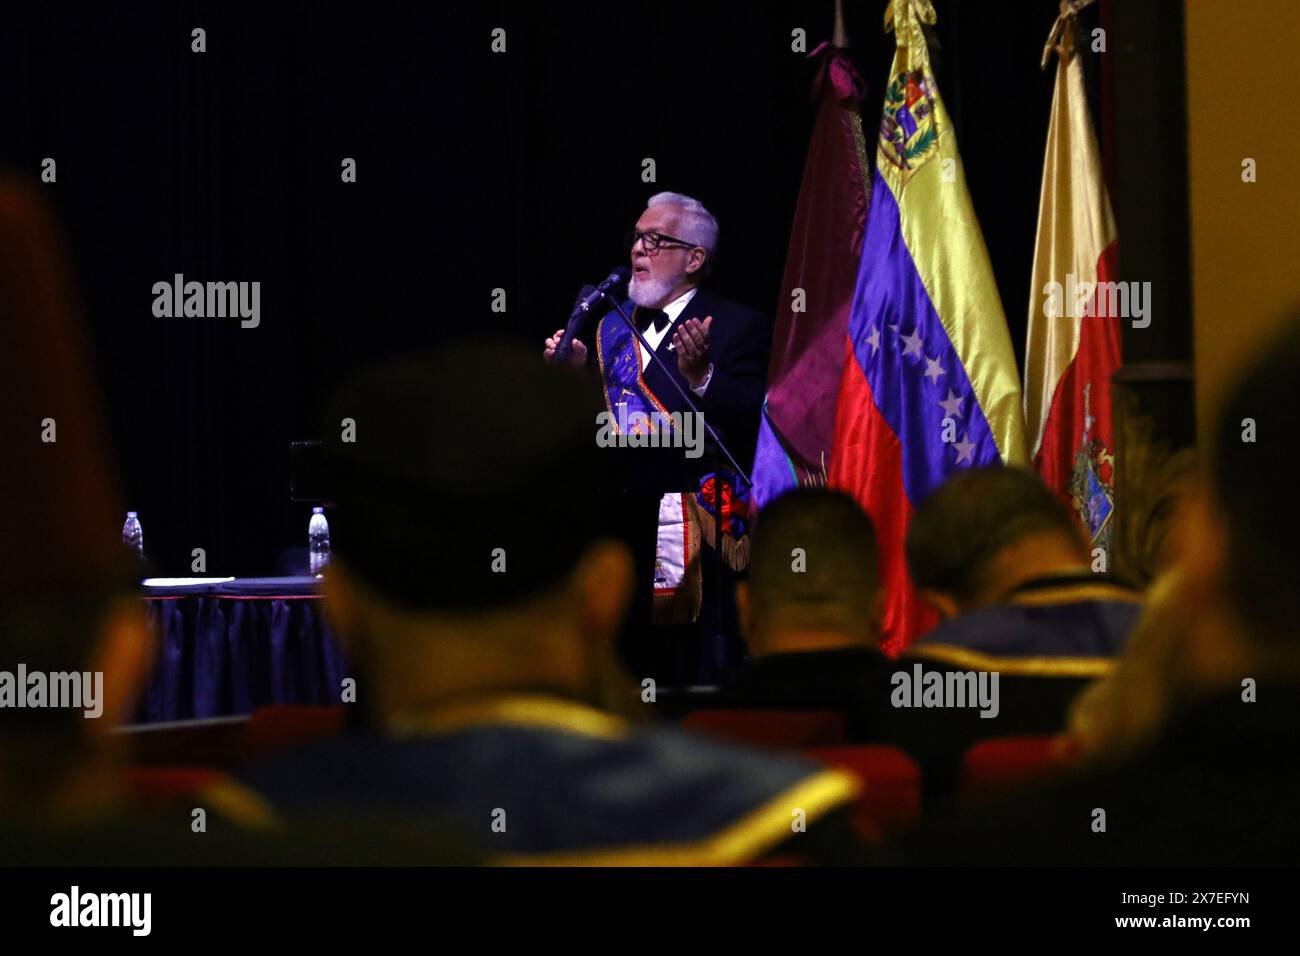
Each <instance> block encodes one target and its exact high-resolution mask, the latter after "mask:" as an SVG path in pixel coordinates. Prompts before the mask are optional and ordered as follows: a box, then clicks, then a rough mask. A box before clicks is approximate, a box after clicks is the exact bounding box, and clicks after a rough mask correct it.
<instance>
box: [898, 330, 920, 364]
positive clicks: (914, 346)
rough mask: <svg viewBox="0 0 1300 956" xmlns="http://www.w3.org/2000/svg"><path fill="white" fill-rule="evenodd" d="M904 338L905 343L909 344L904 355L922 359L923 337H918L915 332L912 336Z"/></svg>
mask: <svg viewBox="0 0 1300 956" xmlns="http://www.w3.org/2000/svg"><path fill="white" fill-rule="evenodd" d="M902 338H903V341H904V342H906V343H907V348H905V349H903V354H904V355H915V356H916V357H917V358H920V357H921V336H920V335H918V334H917V333H916V332H913V333H912V334H911V335H904V336H903V337H902Z"/></svg>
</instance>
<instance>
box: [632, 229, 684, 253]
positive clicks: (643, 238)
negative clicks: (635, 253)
mask: <svg viewBox="0 0 1300 956" xmlns="http://www.w3.org/2000/svg"><path fill="white" fill-rule="evenodd" d="M638 242H639V243H641V247H642V248H643V249H645V251H646V255H650V256H652V255H654V254H655V253H656V252H658V251H659V250H660V249H662V248H664V247H665V246H678V247H680V248H683V249H694V248H696V247H697V246H698V245H699V243H695V242H687V241H686V240H685V239H677V238H675V237H673V236H665V235H664V234H663V233H662V232H636V231H635V230H633V231H632V232H629V233H628V234H627V247H628V248H629V249H631V248H632V247H633V246H635V245H636V244H637V243H638Z"/></svg>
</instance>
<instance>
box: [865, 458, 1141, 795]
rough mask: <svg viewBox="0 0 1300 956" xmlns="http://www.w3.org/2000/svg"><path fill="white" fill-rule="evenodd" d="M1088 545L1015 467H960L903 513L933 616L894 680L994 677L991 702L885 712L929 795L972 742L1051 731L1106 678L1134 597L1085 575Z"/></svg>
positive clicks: (1131, 618)
mask: <svg viewBox="0 0 1300 956" xmlns="http://www.w3.org/2000/svg"><path fill="white" fill-rule="evenodd" d="M1090 548H1091V545H1090V542H1089V541H1088V539H1087V538H1086V537H1085V535H1084V532H1083V531H1082V530H1081V529H1080V528H1079V526H1078V525H1077V524H1076V523H1075V520H1074V517H1073V516H1072V515H1071V514H1070V512H1069V511H1068V510H1067V509H1066V508H1065V507H1064V506H1063V505H1062V504H1061V503H1060V502H1059V501H1058V500H1057V499H1056V497H1055V496H1054V495H1053V494H1052V493H1051V491H1050V490H1049V489H1048V488H1047V487H1046V486H1045V485H1044V484H1043V483H1042V481H1041V480H1040V479H1039V477H1038V476H1037V475H1035V474H1033V473H1032V472H1029V471H1024V470H1021V469H1017V468H979V469H973V470H971V471H966V472H962V473H960V474H958V475H956V476H955V477H953V478H952V479H951V480H949V481H948V482H947V483H945V484H944V485H943V486H942V487H940V488H939V489H938V490H937V491H936V492H934V494H932V495H931V496H930V497H929V498H928V499H926V500H925V501H923V502H922V503H921V506H920V507H919V508H918V509H917V511H916V514H915V515H913V517H912V521H911V524H910V525H909V527H908V531H907V541H906V552H907V563H908V570H909V572H910V573H911V575H912V579H913V580H914V581H915V583H916V586H917V588H918V590H919V592H920V594H921V596H922V598H923V599H925V600H926V601H928V602H929V603H930V604H931V605H933V606H934V607H935V609H936V610H938V612H939V615H940V617H941V619H942V620H941V623H940V624H939V625H938V626H937V627H936V628H935V629H934V630H932V631H931V632H930V633H928V634H926V635H924V636H923V637H922V638H921V639H920V640H919V641H917V642H916V643H915V644H913V645H912V646H911V647H910V648H908V650H907V652H906V653H905V654H904V655H903V656H901V657H900V658H899V659H898V661H897V662H896V664H897V669H898V672H900V673H904V674H907V675H909V677H910V678H911V682H912V683H913V684H915V683H916V680H915V675H916V674H917V673H918V668H919V669H920V673H921V674H922V675H925V674H930V673H937V674H938V675H940V676H941V677H942V678H943V679H944V680H945V681H947V680H949V679H950V677H952V678H954V679H955V678H956V677H957V676H962V677H963V679H965V677H964V675H971V674H973V675H975V676H977V677H978V676H979V675H980V674H981V673H983V674H987V675H988V676H989V678H991V677H992V676H993V675H996V677H997V684H996V685H995V686H996V695H995V696H996V699H995V700H993V702H992V704H991V706H988V707H985V708H982V709H981V708H974V707H938V708H926V707H921V708H917V707H894V708H893V709H892V710H891V711H890V713H889V715H888V716H887V718H886V724H887V730H886V735H887V736H888V737H889V738H890V739H891V740H893V741H894V742H896V743H898V744H900V745H901V746H903V747H904V748H905V749H907V750H909V751H910V752H911V753H912V754H913V756H915V757H916V758H917V759H918V761H919V762H920V763H921V765H922V769H923V772H924V774H925V778H926V780H925V786H926V796H927V799H930V800H936V799H943V798H945V797H946V796H948V795H949V794H950V793H951V791H952V789H953V788H954V787H955V786H956V783H957V774H958V769H959V764H960V761H961V758H962V755H963V753H964V752H965V751H966V749H967V748H968V747H969V746H970V745H971V744H973V743H974V742H975V741H977V740H980V739H982V738H986V737H998V736H1012V735H1022V734H1050V733H1055V732H1058V731H1060V730H1062V729H1063V728H1064V726H1065V723H1066V717H1067V714H1068V711H1069V707H1070V703H1071V701H1073V700H1074V698H1075V697H1076V696H1077V695H1078V693H1079V692H1080V691H1081V690H1082V689H1083V688H1084V687H1086V686H1087V685H1088V684H1089V683H1090V682H1091V681H1093V680H1095V679H1096V678H1098V677H1101V676H1104V675H1105V674H1107V673H1109V672H1110V670H1111V668H1112V667H1113V661H1114V657H1115V656H1116V655H1117V654H1118V653H1119V652H1120V651H1121V650H1122V649H1123V647H1124V644H1125V642H1126V641H1127V639H1128V636H1129V633H1130V632H1131V631H1132V629H1133V626H1134V624H1135V623H1136V621H1137V618H1138V614H1139V612H1140V610H1141V603H1140V602H1141V597H1142V595H1141V593H1140V592H1138V591H1135V590H1133V589H1131V588H1128V587H1125V586H1123V585H1121V584H1119V583H1117V582H1115V581H1113V580H1111V579H1110V578H1109V577H1108V576H1107V575H1105V574H1104V573H1099V572H1098V571H1094V570H1093V562H1094V560H1095V559H1094V554H1093V553H1092V552H1091V550H1090ZM925 679H926V678H925V677H924V676H923V677H922V680H925ZM900 682H901V678H900ZM903 696H904V697H907V696H908V695H903ZM991 696H992V695H991ZM982 714H988V715H989V716H982Z"/></svg>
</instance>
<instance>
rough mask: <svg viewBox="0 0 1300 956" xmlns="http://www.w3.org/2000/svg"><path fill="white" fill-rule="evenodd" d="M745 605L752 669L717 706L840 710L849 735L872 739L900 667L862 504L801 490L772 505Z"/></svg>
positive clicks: (742, 672) (741, 591)
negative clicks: (891, 653)
mask: <svg viewBox="0 0 1300 956" xmlns="http://www.w3.org/2000/svg"><path fill="white" fill-rule="evenodd" d="M736 603H737V605H738V606H739V609H740V624H741V631H742V633H743V634H744V637H745V642H746V644H747V645H748V648H749V653H750V659H749V661H748V662H746V663H745V664H744V666H742V667H741V668H740V669H739V671H738V672H737V673H736V675H735V676H734V677H733V678H732V679H731V680H730V681H729V682H728V683H727V684H726V685H725V686H724V687H723V690H722V693H721V694H720V695H719V696H718V703H719V704H720V705H722V706H726V707H770V708H795V709H799V708H813V709H826V710H840V711H844V712H845V713H846V714H847V716H848V718H849V732H850V735H851V736H853V737H854V738H855V739H869V738H870V737H871V734H872V733H873V723H874V715H875V713H876V711H877V710H878V709H879V707H880V706H881V705H882V704H883V703H884V702H885V701H887V699H888V694H889V673H890V672H891V670H892V667H891V662H890V660H889V658H887V657H886V656H885V655H884V654H883V653H882V652H881V651H880V629H881V614H882V607H883V601H882V593H881V581H880V564H879V557H878V554H877V547H876V531H875V528H874V527H873V525H872V524H871V519H870V518H869V517H867V515H866V513H865V512H863V510H862V509H861V508H860V507H859V506H858V504H857V502H855V501H854V500H853V499H852V498H850V497H849V496H847V495H845V494H843V493H841V492H838V491H829V490H827V489H825V488H797V489H795V490H793V491H789V492H786V493H785V494H783V495H781V496H780V497H779V498H777V499H776V500H775V501H773V502H771V503H770V504H768V505H767V507H765V508H764V509H763V516H762V520H761V522H760V523H759V525H758V527H757V528H756V529H755V531H754V543H753V549H752V551H751V552H750V562H749V579H748V581H747V582H741V583H740V584H739V585H738V587H737V591H736Z"/></svg>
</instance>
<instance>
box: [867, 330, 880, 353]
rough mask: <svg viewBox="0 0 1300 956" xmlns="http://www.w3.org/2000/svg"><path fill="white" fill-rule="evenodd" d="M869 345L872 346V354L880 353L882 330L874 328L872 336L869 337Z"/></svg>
mask: <svg viewBox="0 0 1300 956" xmlns="http://www.w3.org/2000/svg"><path fill="white" fill-rule="evenodd" d="M867 344H868V345H870V346H871V354H872V355H875V354H876V353H877V352H878V351H880V329H879V328H876V327H873V328H872V329H871V334H870V335H868V336H867Z"/></svg>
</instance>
